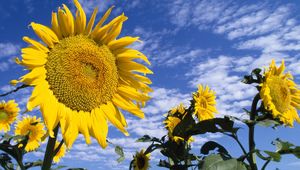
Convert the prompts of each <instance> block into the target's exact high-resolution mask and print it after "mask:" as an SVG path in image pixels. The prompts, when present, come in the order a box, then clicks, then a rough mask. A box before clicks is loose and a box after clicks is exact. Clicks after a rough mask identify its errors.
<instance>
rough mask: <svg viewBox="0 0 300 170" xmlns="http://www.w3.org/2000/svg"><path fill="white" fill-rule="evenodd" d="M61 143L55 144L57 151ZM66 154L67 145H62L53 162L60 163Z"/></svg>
mask: <svg viewBox="0 0 300 170" xmlns="http://www.w3.org/2000/svg"><path fill="white" fill-rule="evenodd" d="M59 144H60V142H57V141H56V143H55V147H54V148H55V149H54V150H56V149H57V147H58V146H59ZM65 153H66V146H65V144H62V145H61V147H60V149H59V151H58V152H57V153H56V155H55V156H54V157H53V162H55V163H58V162H59V161H60V158H62V157H64V156H65Z"/></svg>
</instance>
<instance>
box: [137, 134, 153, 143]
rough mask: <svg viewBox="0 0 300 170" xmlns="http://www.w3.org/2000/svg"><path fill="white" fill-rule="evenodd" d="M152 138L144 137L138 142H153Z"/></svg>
mask: <svg viewBox="0 0 300 170" xmlns="http://www.w3.org/2000/svg"><path fill="white" fill-rule="evenodd" d="M151 139H152V138H151V137H150V136H149V135H144V136H143V137H141V138H139V139H137V140H136V142H151Z"/></svg>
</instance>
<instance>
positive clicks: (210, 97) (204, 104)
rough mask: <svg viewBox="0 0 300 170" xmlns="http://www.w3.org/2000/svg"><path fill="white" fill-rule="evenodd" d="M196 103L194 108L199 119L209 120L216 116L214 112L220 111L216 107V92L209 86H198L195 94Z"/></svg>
mask: <svg viewBox="0 0 300 170" xmlns="http://www.w3.org/2000/svg"><path fill="white" fill-rule="evenodd" d="M193 101H194V103H195V106H194V110H195V114H196V115H197V117H198V119H199V121H202V120H208V119H212V118H214V117H215V115H214V113H218V111H217V108H216V96H215V92H214V91H213V90H211V89H210V88H209V87H208V86H205V87H203V86H202V85H201V84H200V85H199V86H198V91H197V92H196V93H194V94H193Z"/></svg>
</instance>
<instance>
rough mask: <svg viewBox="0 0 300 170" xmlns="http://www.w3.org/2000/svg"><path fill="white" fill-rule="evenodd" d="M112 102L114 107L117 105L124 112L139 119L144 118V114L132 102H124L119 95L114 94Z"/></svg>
mask: <svg viewBox="0 0 300 170" xmlns="http://www.w3.org/2000/svg"><path fill="white" fill-rule="evenodd" d="M112 101H113V103H114V104H115V105H117V106H118V107H120V108H121V109H123V110H126V111H128V112H130V113H132V114H134V115H135V116H137V117H139V118H144V117H145V115H144V113H143V112H142V111H141V110H140V109H139V108H138V107H137V106H136V105H135V104H134V103H133V102H131V101H129V100H125V99H124V98H123V97H122V96H120V95H119V94H115V95H114V97H113V99H112Z"/></svg>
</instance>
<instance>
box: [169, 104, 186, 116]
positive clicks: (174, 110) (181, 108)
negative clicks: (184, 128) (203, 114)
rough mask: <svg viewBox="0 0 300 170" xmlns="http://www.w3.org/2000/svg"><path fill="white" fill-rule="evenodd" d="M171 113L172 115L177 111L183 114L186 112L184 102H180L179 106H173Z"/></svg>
mask: <svg viewBox="0 0 300 170" xmlns="http://www.w3.org/2000/svg"><path fill="white" fill-rule="evenodd" d="M170 113H171V114H172V115H174V114H175V113H179V114H181V115H183V114H184V113H185V107H184V105H183V104H182V103H180V104H179V105H178V106H176V107H174V108H172V109H171V110H170Z"/></svg>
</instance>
